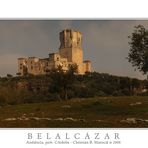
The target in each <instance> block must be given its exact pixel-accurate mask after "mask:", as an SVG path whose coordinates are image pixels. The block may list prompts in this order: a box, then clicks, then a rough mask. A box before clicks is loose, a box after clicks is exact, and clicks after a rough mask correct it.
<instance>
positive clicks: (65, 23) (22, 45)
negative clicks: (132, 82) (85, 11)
mask: <svg viewBox="0 0 148 148" xmlns="http://www.w3.org/2000/svg"><path fill="white" fill-rule="evenodd" d="M139 24H142V25H144V26H145V27H146V28H148V21H143V20H17V21H15V20H1V21H0V76H6V75H7V74H12V75H15V74H16V73H17V67H18V65H17V58H19V57H29V56H36V57H40V58H46V57H48V54H49V53H52V52H57V51H58V49H59V46H60V41H59V32H61V31H62V30H63V29H74V30H79V31H80V32H81V33H82V46H83V53H84V60H91V62H92V70H93V71H96V72H99V73H109V74H112V75H118V76H128V77H132V78H138V79H144V78H146V77H145V76H143V74H142V73H140V72H139V71H135V70H134V68H133V67H132V66H131V63H129V62H128V60H127V59H126V57H127V56H128V53H129V45H128V42H129V39H128V36H129V35H131V33H132V32H133V30H134V26H136V25H139Z"/></svg>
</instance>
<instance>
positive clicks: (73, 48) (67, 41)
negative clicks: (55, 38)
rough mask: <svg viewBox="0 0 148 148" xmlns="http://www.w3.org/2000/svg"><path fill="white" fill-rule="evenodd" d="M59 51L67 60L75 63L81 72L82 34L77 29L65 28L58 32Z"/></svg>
mask: <svg viewBox="0 0 148 148" xmlns="http://www.w3.org/2000/svg"><path fill="white" fill-rule="evenodd" d="M59 53H60V56H61V57H62V58H67V60H68V62H72V63H75V64H77V65H78V71H79V73H83V65H82V63H83V50H82V34H81V33H80V32H79V31H75V30H71V29H66V30H63V31H62V32H60V48H59Z"/></svg>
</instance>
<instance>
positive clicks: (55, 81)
mask: <svg viewBox="0 0 148 148" xmlns="http://www.w3.org/2000/svg"><path fill="white" fill-rule="evenodd" d="M76 72H77V65H75V64H73V65H69V68H68V70H67V71H64V70H63V69H62V66H58V67H57V68H55V69H52V70H51V71H50V74H49V75H50V78H51V84H50V87H49V89H50V91H52V92H53V93H57V94H58V97H59V99H60V100H67V99H68V98H70V96H69V92H70V91H71V89H72V85H73V82H74V80H75V73H76Z"/></svg>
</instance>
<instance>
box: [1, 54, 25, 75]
mask: <svg viewBox="0 0 148 148" xmlns="http://www.w3.org/2000/svg"><path fill="white" fill-rule="evenodd" d="M21 56H22V55H18V54H5V55H1V56H0V76H6V75H7V74H13V75H15V74H16V73H17V70H18V69H17V59H18V58H19V57H21ZM24 57H25V56H24Z"/></svg>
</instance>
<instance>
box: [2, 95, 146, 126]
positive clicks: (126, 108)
mask: <svg viewBox="0 0 148 148" xmlns="http://www.w3.org/2000/svg"><path fill="white" fill-rule="evenodd" d="M135 102H141V103H142V104H141V105H135V106H131V105H130V104H131V103H135ZM65 105H69V106H71V107H70V108H68V107H64V106H65ZM24 114H25V115H24ZM22 116H25V117H40V118H45V117H46V118H47V117H48V118H51V119H57V118H68V117H69V118H74V119H82V120H79V121H70V120H66V121H55V120H51V121H48V120H34V119H31V120H28V121H24V120H15V121H4V119H7V118H17V117H22ZM126 118H140V119H148V97H106V98H105V97H104V98H92V99H73V100H70V101H63V102H48V103H36V104H22V105H13V106H4V107H1V108H0V127H148V123H143V122H138V123H136V124H133V123H121V122H120V121H121V120H123V119H126ZM99 120H101V121H99Z"/></svg>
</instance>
